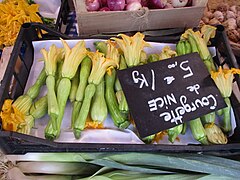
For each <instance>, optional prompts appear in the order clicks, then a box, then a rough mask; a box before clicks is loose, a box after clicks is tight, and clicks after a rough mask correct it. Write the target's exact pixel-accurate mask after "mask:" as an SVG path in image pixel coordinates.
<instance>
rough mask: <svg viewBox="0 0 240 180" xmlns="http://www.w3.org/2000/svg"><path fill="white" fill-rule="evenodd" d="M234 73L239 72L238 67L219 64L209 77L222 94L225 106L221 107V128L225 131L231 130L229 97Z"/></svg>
mask: <svg viewBox="0 0 240 180" xmlns="http://www.w3.org/2000/svg"><path fill="white" fill-rule="evenodd" d="M234 74H240V69H235V68H231V69H222V67H221V66H220V67H219V69H218V71H216V72H211V77H212V79H213V80H214V82H215V84H216V86H217V87H218V89H219V91H220V93H221V94H222V96H223V98H224V101H225V103H226V104H227V107H225V108H223V111H222V112H223V125H222V129H223V131H224V132H225V133H229V132H230V131H231V130H232V125H231V117H230V110H231V102H230V99H229V97H230V96H231V94H232V83H233V78H234V76H233V75H234Z"/></svg>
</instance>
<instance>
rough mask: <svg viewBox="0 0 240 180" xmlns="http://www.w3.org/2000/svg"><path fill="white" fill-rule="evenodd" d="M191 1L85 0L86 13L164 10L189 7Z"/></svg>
mask: <svg viewBox="0 0 240 180" xmlns="http://www.w3.org/2000/svg"><path fill="white" fill-rule="evenodd" d="M191 2H192V0H171V3H168V0H86V7H87V10H88V11H123V10H126V11H135V10H139V9H141V8H142V7H148V8H149V9H164V8H165V9H166V8H178V7H184V6H189V5H190V6H191V4H190V3H191Z"/></svg>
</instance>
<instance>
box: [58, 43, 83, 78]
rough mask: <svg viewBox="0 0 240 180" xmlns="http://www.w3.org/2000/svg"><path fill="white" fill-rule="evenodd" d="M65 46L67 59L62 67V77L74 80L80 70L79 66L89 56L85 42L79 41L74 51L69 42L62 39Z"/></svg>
mask: <svg viewBox="0 0 240 180" xmlns="http://www.w3.org/2000/svg"><path fill="white" fill-rule="evenodd" d="M61 41H62V44H63V46H64V52H65V59H64V63H63V67H62V77H63V78H64V77H66V78H69V79H72V78H73V77H74V75H75V74H76V72H77V70H78V66H79V65H80V63H81V62H82V60H83V59H84V57H85V56H86V55H87V49H86V47H85V46H86V45H85V42H84V41H79V42H78V43H77V44H76V45H75V46H74V47H73V48H72V49H70V47H69V46H68V44H67V42H66V41H64V40H63V39H61Z"/></svg>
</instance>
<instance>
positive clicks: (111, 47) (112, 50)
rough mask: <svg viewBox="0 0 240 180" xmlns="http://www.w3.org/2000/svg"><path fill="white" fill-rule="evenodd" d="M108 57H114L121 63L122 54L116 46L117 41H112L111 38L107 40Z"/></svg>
mask: <svg viewBox="0 0 240 180" xmlns="http://www.w3.org/2000/svg"><path fill="white" fill-rule="evenodd" d="M106 58H109V59H112V60H114V61H115V62H117V63H118V64H119V61H120V54H119V52H118V49H117V48H116V43H114V42H112V41H111V40H108V41H107V52H106ZM117 67H118V66H117Z"/></svg>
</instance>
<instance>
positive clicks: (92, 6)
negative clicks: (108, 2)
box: [86, 0, 100, 11]
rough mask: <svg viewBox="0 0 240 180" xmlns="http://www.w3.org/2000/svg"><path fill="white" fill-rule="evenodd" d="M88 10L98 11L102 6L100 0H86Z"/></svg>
mask: <svg viewBox="0 0 240 180" xmlns="http://www.w3.org/2000/svg"><path fill="white" fill-rule="evenodd" d="M86 7H87V10H88V11H97V10H98V9H99V8H100V3H99V0H86Z"/></svg>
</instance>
